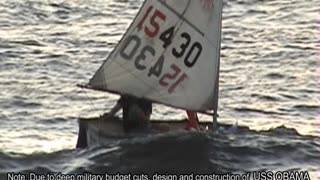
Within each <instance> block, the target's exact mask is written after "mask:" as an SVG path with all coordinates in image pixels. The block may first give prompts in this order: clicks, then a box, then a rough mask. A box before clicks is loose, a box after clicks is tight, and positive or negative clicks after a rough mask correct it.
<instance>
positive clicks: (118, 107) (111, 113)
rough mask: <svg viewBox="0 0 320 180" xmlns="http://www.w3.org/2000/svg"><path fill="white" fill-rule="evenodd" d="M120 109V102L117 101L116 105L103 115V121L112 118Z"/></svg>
mask: <svg viewBox="0 0 320 180" xmlns="http://www.w3.org/2000/svg"><path fill="white" fill-rule="evenodd" d="M121 108H122V104H121V101H120V100H119V101H118V102H117V104H116V105H115V106H114V107H113V108H112V109H111V110H110V111H109V113H105V114H104V115H103V116H104V119H109V118H112V117H114V115H115V114H116V113H117V112H118V111H119V110H120V109H121Z"/></svg>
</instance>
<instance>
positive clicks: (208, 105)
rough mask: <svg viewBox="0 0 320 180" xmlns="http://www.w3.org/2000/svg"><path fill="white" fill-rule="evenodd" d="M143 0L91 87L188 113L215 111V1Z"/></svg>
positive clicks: (218, 5) (217, 5)
mask: <svg viewBox="0 0 320 180" xmlns="http://www.w3.org/2000/svg"><path fill="white" fill-rule="evenodd" d="M207 1H211V2H212V6H210V7H209V8H208V7H206V6H204V4H203V3H202V0H146V1H145V2H144V3H143V5H142V7H141V9H140V11H139V12H138V14H137V16H136V17H135V19H134V20H133V22H132V24H131V25H130V27H129V28H128V30H127V32H126V33H125V34H124V36H123V38H122V39H121V40H120V42H119V44H118V45H117V46H116V47H115V49H114V50H113V51H112V53H111V54H110V55H109V57H108V58H107V60H106V61H105V62H104V63H103V64H102V66H101V67H100V68H99V69H98V71H97V72H96V73H95V74H94V76H93V77H92V78H91V80H90V81H89V84H88V85H89V86H90V87H92V88H93V89H99V90H105V91H108V92H110V91H111V92H115V93H117V94H128V95H132V96H136V97H141V98H145V99H149V100H152V101H154V102H159V103H161V104H166V105H169V106H172V107H179V108H182V109H187V110H193V111H202V112H204V111H207V110H212V109H215V106H216V105H215V102H214V101H216V98H217V97H216V96H217V94H216V93H217V92H216V88H217V85H216V84H217V82H216V81H219V78H218V74H219V57H220V52H219V51H220V36H221V35H220V34H221V32H220V31H221V13H222V10H221V8H222V2H221V0H207Z"/></svg>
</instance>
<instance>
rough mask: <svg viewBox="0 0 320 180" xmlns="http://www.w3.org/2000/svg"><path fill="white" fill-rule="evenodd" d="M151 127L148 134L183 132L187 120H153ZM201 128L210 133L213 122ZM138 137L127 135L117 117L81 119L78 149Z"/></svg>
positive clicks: (201, 124)
mask: <svg viewBox="0 0 320 180" xmlns="http://www.w3.org/2000/svg"><path fill="white" fill-rule="evenodd" d="M151 127H153V128H151V131H150V132H148V134H150V133H151V134H153V133H168V132H172V131H183V130H185V129H186V127H187V120H186V119H183V120H176V121H172V120H170V121H165V120H152V121H151ZM200 128H201V129H202V130H203V131H205V130H208V131H210V130H212V122H201V123H200ZM140 135H141V133H140ZM144 135H145V133H144ZM136 136H137V134H136V133H135V134H133V133H125V132H124V131H123V127H122V120H121V119H119V118H117V117H114V118H112V119H102V118H99V117H97V118H79V134H78V142H77V148H85V147H93V146H96V145H103V144H106V143H108V140H112V139H121V138H130V137H136Z"/></svg>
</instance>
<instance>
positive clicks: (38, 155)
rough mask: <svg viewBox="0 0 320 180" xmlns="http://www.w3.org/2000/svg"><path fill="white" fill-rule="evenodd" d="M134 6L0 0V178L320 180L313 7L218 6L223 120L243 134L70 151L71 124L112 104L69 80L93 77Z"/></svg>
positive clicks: (168, 112) (245, 0) (256, 2)
mask: <svg viewBox="0 0 320 180" xmlns="http://www.w3.org/2000/svg"><path fill="white" fill-rule="evenodd" d="M141 4H142V0H68V1H65V0H2V1H1V2H0V109H1V111H0V122H1V125H0V127H1V128H0V172H1V173H3V174H2V175H4V173H5V172H8V171H14V172H18V171H20V172H29V171H33V172H64V173H80V172H85V171H92V172H97V173H98V172H102V171H103V172H105V171H108V172H117V171H120V172H129V171H131V172H139V170H145V172H148V173H149V172H150V173H152V172H155V171H158V172H165V171H169V172H171V171H173V172H190V171H191V170H192V171H194V172H246V171H254V170H274V171H276V170H308V171H309V172H310V174H311V176H312V177H313V178H317V177H318V178H319V179H320V175H319V172H320V156H319V155H320V140H319V137H320V128H319V127H320V117H319V114H320V113H319V112H320V84H319V79H320V77H319V76H320V70H319V53H318V52H319V50H320V37H319V36H320V31H319V28H320V27H319V18H320V14H319V12H320V6H319V2H318V1H317V0H308V1H298V0H291V1H289V0H281V1H280V0H279V1H262V0H228V1H224V10H223V30H222V31H223V34H222V50H221V79H220V86H221V88H220V106H219V108H220V113H219V114H220V118H219V121H220V122H222V123H228V124H234V123H235V122H236V121H238V124H239V125H241V126H246V127H249V128H248V129H247V128H245V129H240V130H239V131H237V132H233V133H228V132H224V131H221V132H220V133H219V134H207V135H199V134H173V135H172V134H171V135H166V136H159V137H158V136H156V137H148V138H145V139H137V140H136V141H130V140H127V141H126V140H121V141H115V142H112V143H111V142H110V145H109V146H108V147H103V148H94V149H86V150H74V146H75V142H76V138H77V133H78V125H77V118H78V117H79V116H94V115H97V114H100V113H102V112H105V111H106V110H108V109H109V108H110V107H111V106H112V105H113V104H114V103H115V101H116V99H117V98H118V97H117V96H114V95H109V94H105V93H98V92H93V91H85V90H82V89H80V88H77V87H76V86H75V85H76V84H79V83H86V82H87V81H88V79H90V78H91V77H92V75H93V74H94V73H95V71H96V70H97V69H98V68H99V66H100V65H101V64H102V62H103V60H104V59H105V58H106V56H108V54H109V53H110V52H111V50H112V48H113V47H114V46H115V45H116V44H117V42H118V41H119V39H120V38H121V37H122V35H123V33H124V32H125V30H126V29H127V27H128V26H129V24H130V22H131V21H132V19H133V18H134V16H135V14H136V13H137V11H138V9H139V8H140V6H141ZM153 117H154V118H156V119H179V118H184V117H185V113H184V112H183V111H178V110H175V109H171V108H168V107H164V106H156V107H155V108H154V114H153ZM201 119H203V120H208V119H210V117H207V116H201ZM280 126H281V127H280ZM276 127H280V128H276ZM269 129H273V130H270V131H268V130H269ZM194 154H196V156H194ZM189 161H190V162H189ZM169 162H170V163H169ZM150 164H153V165H150ZM317 173H318V174H317ZM0 176H1V175H0Z"/></svg>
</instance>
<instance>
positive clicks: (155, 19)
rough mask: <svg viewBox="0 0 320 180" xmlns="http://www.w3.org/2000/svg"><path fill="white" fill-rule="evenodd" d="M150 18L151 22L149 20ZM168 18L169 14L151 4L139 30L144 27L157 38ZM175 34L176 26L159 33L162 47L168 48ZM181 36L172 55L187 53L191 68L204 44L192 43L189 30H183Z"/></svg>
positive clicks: (187, 63) (187, 61)
mask: <svg viewBox="0 0 320 180" xmlns="http://www.w3.org/2000/svg"><path fill="white" fill-rule="evenodd" d="M148 18H149V22H148V21H147V19H148ZM166 20H167V16H166V15H165V14H164V13H163V12H161V11H160V10H159V9H156V8H154V7H153V6H149V7H148V8H147V10H146V11H145V13H144V15H143V17H142V19H141V20H140V21H139V23H138V24H137V28H138V32H139V31H141V30H142V29H143V30H144V32H145V34H146V35H147V36H148V37H150V38H155V37H156V36H157V35H158V34H159V33H160V32H161V28H160V26H161V24H163V23H165V21H166ZM174 36H176V33H175V26H171V27H169V28H167V29H165V30H164V31H162V32H161V34H160V35H159V39H160V40H161V41H162V42H163V46H162V47H163V48H168V47H169V46H170V45H171V44H172V40H173V38H174ZM179 36H180V38H181V40H180V43H181V44H180V45H178V47H173V48H172V50H171V52H172V55H173V56H174V57H176V58H182V57H183V56H184V55H185V54H186V56H185V57H184V64H185V65H186V66H187V67H189V68H191V67H193V66H194V65H195V64H196V62H197V61H198V59H199V57H200V55H201V52H202V45H201V44H200V43H199V42H194V43H192V38H191V36H190V34H189V33H188V32H182V33H181V34H180V35H179ZM190 45H191V47H190ZM189 47H190V48H189Z"/></svg>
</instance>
